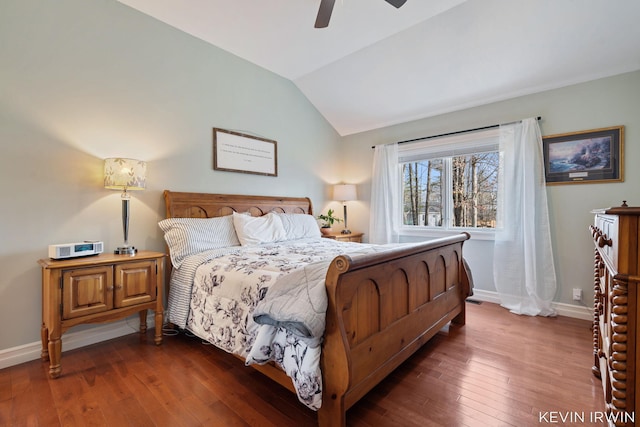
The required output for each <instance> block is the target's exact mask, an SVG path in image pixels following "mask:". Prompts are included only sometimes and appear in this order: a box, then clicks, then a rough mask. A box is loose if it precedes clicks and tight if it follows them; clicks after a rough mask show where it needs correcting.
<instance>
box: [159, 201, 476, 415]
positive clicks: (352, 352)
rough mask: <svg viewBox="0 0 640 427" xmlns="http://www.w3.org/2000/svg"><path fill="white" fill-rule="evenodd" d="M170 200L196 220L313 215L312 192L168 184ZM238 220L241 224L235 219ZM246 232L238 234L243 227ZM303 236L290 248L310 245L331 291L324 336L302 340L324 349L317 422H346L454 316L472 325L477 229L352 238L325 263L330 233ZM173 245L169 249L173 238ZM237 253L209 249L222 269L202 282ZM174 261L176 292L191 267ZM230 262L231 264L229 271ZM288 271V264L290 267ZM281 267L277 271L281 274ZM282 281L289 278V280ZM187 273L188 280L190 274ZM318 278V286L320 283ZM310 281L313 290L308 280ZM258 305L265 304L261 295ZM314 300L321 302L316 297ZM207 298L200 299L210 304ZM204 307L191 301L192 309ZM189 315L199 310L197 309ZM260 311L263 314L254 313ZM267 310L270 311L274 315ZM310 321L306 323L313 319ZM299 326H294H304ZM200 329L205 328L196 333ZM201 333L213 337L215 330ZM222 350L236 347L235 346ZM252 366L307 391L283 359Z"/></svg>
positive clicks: (170, 215) (173, 209)
mask: <svg viewBox="0 0 640 427" xmlns="http://www.w3.org/2000/svg"><path fill="white" fill-rule="evenodd" d="M164 198H165V205H166V217H167V219H177V218H185V219H188V218H193V219H194V221H196V219H207V218H208V219H213V218H219V219H220V220H224V221H227V218H225V217H232V218H233V220H241V221H250V220H252V219H253V218H260V219H261V220H266V219H267V218H268V217H271V216H274V215H276V214H277V215H279V217H280V218H283V221H284V218H285V216H290V215H292V214H296V215H297V214H300V215H306V216H305V217H294V218H299V219H308V218H309V216H311V215H313V212H312V205H311V201H310V199H308V198H295V197H269V196H247V195H228V194H208V193H187V192H173V191H168V190H167V191H165V192H164ZM240 213H243V214H244V215H243V218H240V216H241V215H240ZM246 216H249V217H250V219H247V218H246ZM311 218H313V217H312V216H311ZM185 221H188V220H185ZM237 224H238V223H237V222H236V226H237ZM163 230H164V229H163ZM303 234H304V233H303ZM238 235H239V236H240V232H239V231H238ZM303 237H305V238H304V239H301V240H300V241H295V242H293V244H292V246H291V247H293V248H294V249H287V250H288V251H290V252H291V253H294V254H296V255H299V254H301V253H302V254H303V255H304V257H306V258H309V260H311V261H312V263H311V264H313V265H317V264H321V265H322V267H323V268H324V270H323V273H322V282H321V285H322V288H323V292H322V294H325V292H324V290H326V297H325V298H326V304H325V305H326V316H322V322H323V324H322V330H323V333H322V336H321V337H320V340H318V342H317V344H314V343H315V341H314V339H313V336H311V335H309V336H311V338H310V340H305V339H302V341H304V343H305V346H306V345H307V344H306V343H307V341H308V342H309V344H308V347H310V349H309V353H311V354H315V353H313V352H314V351H315V350H316V349H317V351H318V360H319V372H321V388H320V389H319V391H318V392H317V393H318V394H320V395H321V396H320V402H321V404H320V405H318V406H319V408H317V410H318V424H319V425H320V426H321V427H329V426H332V427H333V426H345V425H346V411H347V410H348V409H349V408H350V407H351V406H353V405H354V404H355V403H356V402H357V401H358V400H359V399H360V398H361V397H363V396H364V395H365V394H366V393H367V392H368V391H369V390H371V389H372V388H373V387H374V386H375V385H377V384H378V383H379V382H380V381H381V380H382V379H384V378H385V377H386V376H387V375H388V374H389V373H390V372H392V371H393V370H394V369H395V368H396V367H398V366H399V365H400V364H401V363H402V362H403V361H405V360H406V359H407V358H408V357H409V356H411V355H412V354H413V353H414V352H415V351H416V350H417V349H418V348H420V347H421V346H422V345H423V344H424V343H426V342H427V341H428V340H429V339H430V338H431V337H433V336H434V335H435V334H436V333H437V332H438V331H439V330H440V329H442V328H443V327H444V326H445V325H446V324H447V323H449V322H451V323H453V324H456V325H464V323H465V299H466V298H467V296H469V295H470V294H471V292H472V290H471V288H472V285H471V283H470V274H469V272H468V271H467V267H466V263H465V262H464V260H463V255H462V247H463V243H464V241H466V240H467V239H469V235H468V234H466V233H461V234H460V235H456V236H452V237H446V238H441V239H436V240H432V241H429V242H424V243H418V244H411V245H395V246H392V247H384V248H382V249H381V248H373V246H374V245H362V246H360V245H359V244H357V243H351V244H350V245H351V247H350V248H349V249H348V250H347V249H345V250H344V253H341V254H339V255H336V256H331V257H330V258H329V259H325V260H324V261H318V260H319V259H320V258H322V257H320V258H318V259H315V258H313V256H315V255H316V252H315V251H321V250H324V249H322V248H324V247H325V246H327V245H328V241H330V240H331V239H322V238H320V237H319V235H318V238H317V240H316V241H315V242H314V241H312V245H311V246H313V247H314V249H313V251H312V252H309V253H308V252H305V251H307V249H304V250H302V249H300V246H296V245H297V244H301V243H300V242H304V241H306V240H308V239H306V237H308V236H306V235H305V236H303ZM230 238H233V236H231V237H230ZM165 239H167V234H165ZM243 243H244V241H243ZM336 243H337V244H338V245H339V244H340V242H332V244H336ZM196 246H197V245H196ZM260 246H261V248H260V250H262V251H263V253H260V252H258V255H259V256H263V255H264V252H274V253H278V254H279V252H280V251H282V250H283V249H280V247H279V246H274V245H271V246H270V245H268V244H267V245H264V248H268V250H266V249H264V248H262V246H263V245H260ZM355 246H358V248H356V247H355ZM169 247H170V249H171V245H169ZM327 247H328V249H327V250H328V251H332V250H336V249H334V248H332V247H330V245H329V246H327ZM360 248H361V249H360ZM340 250H342V249H340ZM219 251H221V252H219ZM234 251H235V249H233V250H231V251H229V250H227V249H224V248H223V249H220V250H218V249H216V250H215V251H214V253H215V255H210V256H208V258H207V260H206V261H205V262H204V263H203V264H211V265H214V267H213V268H214V270H215V269H217V273H215V274H214V273H212V272H211V271H209V272H208V273H205V276H204V277H205V278H206V280H201V281H204V282H206V283H208V285H207V286H208V287H209V288H210V287H218V285H220V284H221V283H218V282H220V280H219V279H220V278H221V276H220V275H219V273H220V271H222V270H220V268H224V267H220V265H218V263H220V262H222V261H221V260H222V259H223V258H224V257H228V256H231V257H235V258H234V259H235V260H236V261H235V262H236V263H237V262H238V261H237V260H238V259H239V258H238V256H237V252H234ZM254 251H255V250H254ZM328 253H330V252H328ZM318 254H319V252H318ZM171 255H172V256H171V260H172V264H175V263H177V262H178V261H180V260H178V259H176V262H174V258H175V256H173V255H174V254H171ZM244 256H245V255H243V257H244ZM326 256H327V254H326V253H324V257H325V258H326ZM242 259H248V258H242ZM265 259H266V258H265ZM180 262H182V261H180ZM246 264H247V265H249V264H250V265H251V268H254V267H255V268H266V269H268V268H269V266H268V264H271V263H270V262H266V261H265V262H261V263H258V264H260V265H259V266H258V267H256V266H255V264H256V263H255V262H252V263H249V262H248V261H247V262H246ZM236 266H237V265H236ZM172 267H173V268H171V266H170V268H169V271H170V272H171V273H170V274H169V275H168V276H170V277H171V279H170V280H171V283H170V290H169V293H170V295H171V292H172V291H174V289H173V287H174V286H176V284H177V283H179V282H178V280H177V279H176V278H177V277H179V276H180V275H179V274H177V272H178V271H179V270H185V267H184V265H182V266H180V265H178V266H177V267H178V268H176V266H175V265H173V266H172ZM201 268H204V267H203V266H201V267H198V271H200V269H201ZM208 268H211V267H208ZM305 268H306V267H305ZM228 270H230V269H227V270H226V271H228ZM281 270H282V271H284V270H285V268H281ZM253 271H254V270H252V271H251V272H253ZM314 271H315V270H314ZM325 271H326V273H324V272H325ZM271 274H272V272H270V271H267V272H266V273H265V272H261V273H260V277H263V278H264V277H266V278H267V279H265V280H270V275H271ZM273 274H274V275H275V276H278V275H279V274H280V273H278V274H275V273H273ZM275 276H274V277H275ZM280 276H282V277H294V276H295V275H294V274H289V273H287V274H284V275H282V274H280ZM280 276H279V277H280ZM305 277H306V275H305ZM279 280H283V281H284V279H279ZM183 281H187V280H184V279H183ZM314 283H315V282H314ZM184 286H189V284H184ZM314 286H316V288H317V285H314ZM205 287H206V286H205ZM220 288H222V287H220ZM274 289H276V288H275V286H273V287H272V288H271V289H270V290H269V291H268V293H273V292H275V291H274ZM309 289H312V288H311V287H309ZM255 290H256V292H255V294H256V298H255V299H251V301H252V302H251V303H250V305H251V304H253V303H254V302H255V301H254V300H257V299H261V298H262V295H259V294H261V290H260V289H259V287H258V289H255ZM177 292H178V291H175V292H174V293H177ZM189 292H191V291H189ZM193 292H194V295H192V294H191V293H188V295H187V296H186V297H185V298H187V299H189V300H191V302H190V304H192V305H193V304H194V302H193V301H196V304H197V301H198V297H197V296H195V292H196V291H193ZM243 292H244V291H243ZM314 292H315V291H314ZM249 293H250V292H249ZM307 293H308V292H307ZM246 294H247V292H245V293H243V298H244V297H246ZM176 299H177V297H176V296H175V295H174V296H173V298H172V297H171V296H170V297H169V304H168V307H167V311H168V312H171V311H172V309H173V307H172V305H174V304H175V305H177V303H175V301H176ZM259 304H262V300H261V301H260V303H259ZM311 304H312V305H313V304H315V303H314V302H313V301H312V302H311ZM205 305H206V304H204V303H202V306H205ZM220 305H221V304H219V303H217V306H216V307H217V308H218V309H219V308H220ZM196 306H197V305H193V307H196ZM209 306H211V304H209ZM261 307H262V306H261ZM256 309H257V307H256ZM218 311H220V312H222V311H221V310H218ZM227 314H228V313H227ZM189 316H192V315H191V314H189ZM205 316H206V314H205ZM227 317H229V316H227ZM258 317H259V316H256V319H257V318H258ZM266 317H267V318H269V316H266ZM189 319H191V317H189ZM170 320H171V319H170ZM278 321H279V320H278ZM190 322H191V324H189V321H187V329H190V330H191V329H198V328H197V327H195V325H196V324H203V323H204V321H203V320H199V321H197V322H196V321H194V320H190ZM266 323H269V324H271V325H272V326H271V327H272V328H274V329H273V330H274V331H275V330H277V331H281V332H282V333H286V334H287V338H285V339H289V340H290V338H291V331H290V330H289V329H288V328H287V327H286V324H285V323H286V322H282V323H277V322H276V324H275V325H274V324H273V323H272V322H271V319H270V320H269V321H268V322H266ZM294 323H295V322H294ZM283 325H285V326H283ZM297 325H300V324H297ZM302 325H303V326H306V325H307V323H302ZM192 326H194V327H193V328H192ZM258 327H259V328H263V327H268V326H258ZM309 328H311V329H312V330H314V331H315V330H316V329H317V328H316V329H314V328H313V325H312V326H311V327H309ZM309 328H306V329H305V328H304V327H302V328H298V332H299V330H300V329H302V330H303V333H302V334H303V335H304V333H305V332H308V330H309ZM201 329H202V328H201ZM293 329H296V326H294V327H293ZM261 330H262V329H261ZM200 332H202V331H200ZM196 334H197V335H198V333H197V332H196ZM274 334H275V332H274ZM232 335H233V334H232ZM296 336H298V335H296ZM203 338H205V339H208V340H209V341H211V339H210V337H203ZM243 339H244V338H243ZM227 341H228V340H227ZM297 342H298V341H297V339H296V343H297ZM252 343H253V341H252ZM258 347H259V346H258V345H256V346H254V348H258ZM221 348H222V347H221ZM223 349H225V350H226V351H229V349H226V348H223ZM304 351H305V352H306V351H307V347H304ZM243 357H246V355H243ZM250 357H254V356H250ZM251 366H253V367H254V368H256V369H257V370H259V371H261V372H262V373H263V374H265V375H267V376H268V377H270V378H271V379H273V380H275V381H276V382H278V383H279V384H281V385H283V386H284V387H286V388H288V389H289V390H292V391H294V392H298V395H299V398H300V393H299V390H297V387H294V382H295V381H293V382H292V377H290V376H289V375H287V374H286V373H285V372H284V371H283V369H284V368H283V367H279V364H278V363H265V364H252V365H251ZM310 407H311V406H310Z"/></svg>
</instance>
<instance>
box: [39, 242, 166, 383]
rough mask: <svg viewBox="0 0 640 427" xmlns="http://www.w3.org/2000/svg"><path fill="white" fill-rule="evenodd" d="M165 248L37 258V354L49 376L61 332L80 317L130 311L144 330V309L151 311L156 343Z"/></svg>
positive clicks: (55, 367) (56, 369) (105, 317)
mask: <svg viewBox="0 0 640 427" xmlns="http://www.w3.org/2000/svg"><path fill="white" fill-rule="evenodd" d="M165 256H166V255H165V254H163V253H161V252H151V251H139V252H138V253H137V254H135V255H114V254H100V255H97V256H88V257H82V258H73V259H64V260H54V259H41V260H39V261H38V264H40V266H41V267H42V329H41V332H40V334H41V338H42V353H41V358H42V360H49V376H50V377H51V378H57V377H59V376H60V372H61V370H62V369H61V365H60V359H61V352H62V341H61V335H62V334H63V333H64V332H65V331H66V330H67V329H69V328H71V327H72V326H76V325H79V324H82V323H103V322H109V321H112V320H116V319H121V318H123V317H127V316H130V315H132V314H135V313H139V315H140V333H141V334H144V333H145V332H146V331H147V310H148V309H149V310H154V311H155V339H154V340H155V343H156V345H159V344H161V343H162V320H163V318H162V313H163V304H162V297H163V295H164V294H163V271H164V259H165Z"/></svg>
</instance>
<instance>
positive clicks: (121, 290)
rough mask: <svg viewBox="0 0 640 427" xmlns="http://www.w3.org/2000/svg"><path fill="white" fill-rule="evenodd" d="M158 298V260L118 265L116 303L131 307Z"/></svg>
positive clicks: (117, 305) (116, 305)
mask: <svg viewBox="0 0 640 427" xmlns="http://www.w3.org/2000/svg"><path fill="white" fill-rule="evenodd" d="M155 299H156V261H155V260H151V261H140V262H128V263H125V264H118V265H116V274H115V294H114V305H115V307H116V308H118V307H129V306H132V305H136V304H142V303H145V302H150V301H155Z"/></svg>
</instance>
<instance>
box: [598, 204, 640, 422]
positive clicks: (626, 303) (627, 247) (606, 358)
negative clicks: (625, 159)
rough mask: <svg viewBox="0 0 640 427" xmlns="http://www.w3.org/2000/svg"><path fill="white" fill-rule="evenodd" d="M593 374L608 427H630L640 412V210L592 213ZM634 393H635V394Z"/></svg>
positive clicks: (617, 208) (618, 209)
mask: <svg viewBox="0 0 640 427" xmlns="http://www.w3.org/2000/svg"><path fill="white" fill-rule="evenodd" d="M593 213H594V214H595V223H594V225H592V226H591V227H590V231H591V235H592V236H593V240H594V243H595V263H594V316H593V347H594V365H593V368H592V370H593V373H594V374H595V375H596V376H597V377H598V378H600V379H601V380H602V388H603V390H604V399H605V405H606V412H607V415H608V419H609V420H610V421H611V422H610V425H615V426H634V425H635V423H634V418H635V410H636V408H640V376H636V366H637V365H638V364H639V363H638V362H639V361H640V353H639V351H638V350H639V348H638V341H639V339H640V337H639V336H638V326H639V321H640V319H639V318H638V307H639V306H640V294H639V293H638V285H639V283H640V245H639V243H638V235H639V234H640V207H629V206H627V204H626V202H623V205H622V206H620V207H616V208H608V209H600V210H595V211H593ZM636 391H638V393H637V392H636Z"/></svg>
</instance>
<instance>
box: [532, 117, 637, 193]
mask: <svg viewBox="0 0 640 427" xmlns="http://www.w3.org/2000/svg"><path fill="white" fill-rule="evenodd" d="M542 146H543V152H544V167H545V179H546V182H547V185H555V184H580V183H582V184H586V183H595V182H622V181H624V174H623V171H624V126H614V127H609V128H602V129H593V130H586V131H581V132H572V133H565V134H560V135H550V136H544V137H542Z"/></svg>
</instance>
